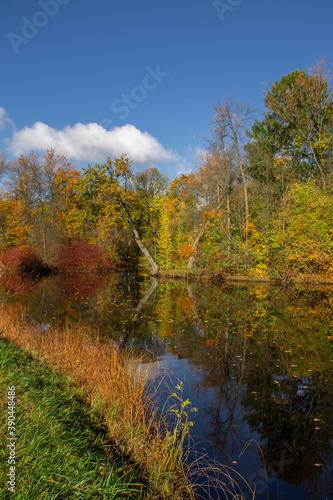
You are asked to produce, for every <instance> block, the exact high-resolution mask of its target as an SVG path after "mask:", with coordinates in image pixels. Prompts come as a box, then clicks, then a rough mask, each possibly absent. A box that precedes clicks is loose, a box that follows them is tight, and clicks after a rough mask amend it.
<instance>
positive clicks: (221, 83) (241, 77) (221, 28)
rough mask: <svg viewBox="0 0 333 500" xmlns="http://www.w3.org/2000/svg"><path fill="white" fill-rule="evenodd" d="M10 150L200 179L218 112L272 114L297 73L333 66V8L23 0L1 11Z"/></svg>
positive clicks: (211, 0) (241, 1)
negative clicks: (271, 106)
mask: <svg viewBox="0 0 333 500" xmlns="http://www.w3.org/2000/svg"><path fill="white" fill-rule="evenodd" d="M0 12H1V16H0V51H1V52H0V55H1V58H0V61H1V72H0V151H4V152H6V154H7V155H8V156H9V158H15V157H17V156H19V155H20V154H24V153H29V152H30V151H39V152H41V153H42V152H43V151H45V150H47V149H50V148H55V149H56V151H57V153H59V154H63V155H65V156H67V157H68V158H69V159H70V160H71V161H73V162H74V163H75V164H77V165H78V167H79V168H84V167H85V166H86V165H87V164H91V165H94V164H95V163H101V162H104V161H105V160H106V159H107V157H109V156H110V157H117V156H120V155H121V154H126V155H127V156H128V157H129V158H130V159H131V160H132V162H133V167H134V169H135V170H136V171H142V170H144V169H146V168H151V167H153V166H154V167H156V168H158V169H159V170H160V171H162V172H163V173H164V174H165V175H167V176H168V177H169V178H170V179H172V178H174V177H176V176H178V175H180V174H181V173H185V174H186V173H189V172H190V171H191V170H193V169H195V166H194V165H195V161H194V160H195V154H196V152H197V151H199V150H201V149H204V148H205V144H206V143H205V137H208V136H209V124H210V122H211V121H212V117H213V109H214V105H215V104H216V103H217V102H218V100H220V101H222V100H223V99H224V97H228V96H231V95H232V96H233V98H234V99H235V100H239V101H241V102H243V103H247V102H249V103H250V104H251V105H252V106H253V107H256V108H257V109H258V113H259V114H258V118H259V119H260V116H261V115H260V113H262V111H263V109H264V101H263V91H264V89H265V85H268V87H270V86H271V85H272V84H273V83H274V82H275V81H278V80H280V79H281V77H282V76H284V75H286V74H288V73H290V72H291V71H294V70H296V69H299V70H305V71H307V70H308V69H309V68H310V67H311V66H312V65H313V64H314V63H315V62H316V61H318V60H321V59H323V58H325V60H326V63H327V65H328V66H329V67H330V66H331V65H332V63H333V43H332V41H333V30H332V25H333V2H332V0H317V1H316V2H314V0H177V1H176V0H167V1H166V0H164V1H161V0H146V1H141V2H140V1H138V0H123V1H112V0H111V1H110V0H109V1H107V0H11V1H4V2H2V3H1V7H0Z"/></svg>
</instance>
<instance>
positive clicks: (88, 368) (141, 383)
mask: <svg viewBox="0 0 333 500" xmlns="http://www.w3.org/2000/svg"><path fill="white" fill-rule="evenodd" d="M0 307H1V310H0V332H1V334H2V336H3V337H4V338H6V339H7V340H8V341H10V342H12V343H14V344H16V345H17V346H19V347H21V348H23V349H25V350H27V351H28V352H30V353H31V354H32V355H33V356H34V357H35V358H36V359H39V360H43V361H45V362H46V363H47V365H48V366H49V367H50V368H52V369H56V370H58V371H59V372H61V373H63V374H65V375H66V376H70V378H71V382H72V384H73V385H76V386H80V387H82V389H83V390H84V395H85V396H84V398H85V400H86V402H87V404H88V405H89V406H90V407H91V408H93V409H94V411H96V412H97V413H98V414H99V415H100V417H101V418H102V420H103V421H104V422H105V424H106V426H107V428H108V430H109V437H110V439H111V440H112V441H113V442H114V443H115V446H116V447H117V449H118V450H120V452H121V453H122V455H123V456H127V457H131V459H132V460H133V461H134V462H135V463H136V465H137V466H139V468H140V470H141V474H142V476H143V479H145V480H146V481H147V483H148V484H149V485H150V486H151V489H152V491H155V492H156V491H159V492H160V495H161V498H172V499H173V500H176V499H183V498H193V491H192V489H191V488H190V487H189V486H188V485H187V481H186V476H185V472H184V469H183V466H182V463H181V460H180V459H179V457H180V456H181V455H182V449H181V445H180V443H181V444H183V440H182V438H181V436H179V433H180V432H181V429H178V430H177V436H178V438H177V440H175V441H174V443H172V441H171V440H170V433H169V434H168V433H166V432H165V426H164V425H160V423H159V419H158V418H156V415H155V412H154V411H153V409H152V408H153V406H152V397H153V396H149V395H148V394H149V393H151V391H148V390H147V388H148V386H149V384H151V380H152V379H151V376H150V368H149V364H148V366H147V364H146V365H145V367H144V368H143V367H142V365H141V364H140V360H139V359H137V357H136V356H135V353H133V352H119V350H117V348H116V347H115V345H114V343H113V342H112V341H108V342H105V341H104V342H102V341H101V339H100V338H99V335H98V333H97V332H96V331H94V330H93V329H92V328H91V327H88V326H86V325H83V324H77V325H67V326H64V327H61V328H60V327H57V326H52V327H51V328H49V329H48V330H46V331H43V328H42V327H40V326H38V325H36V324H34V323H31V322H29V321H28V320H27V319H26V317H25V314H24V311H23V310H22V309H21V310H20V309H19V306H18V305H14V304H10V303H6V302H4V303H2V304H1V305H0ZM184 430H185V431H186V432H188V428H187V427H186V428H184ZM173 445H174V446H173ZM166 452H167V454H166ZM153 498H157V497H156V496H155V497H153Z"/></svg>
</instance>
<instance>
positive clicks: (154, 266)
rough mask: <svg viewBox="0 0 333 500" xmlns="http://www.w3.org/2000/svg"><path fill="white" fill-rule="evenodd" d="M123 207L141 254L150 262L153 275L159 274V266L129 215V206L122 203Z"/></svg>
mask: <svg viewBox="0 0 333 500" xmlns="http://www.w3.org/2000/svg"><path fill="white" fill-rule="evenodd" d="M122 205H123V207H124V209H125V212H126V215H127V220H128V223H129V225H130V226H131V228H132V231H133V234H134V240H135V243H136V244H137V245H138V247H139V248H140V250H141V252H142V253H143V255H144V256H145V257H146V259H147V260H148V262H149V264H150V267H151V270H152V274H153V275H154V274H157V273H158V266H157V264H156V262H155V259H154V257H153V256H152V255H151V254H150V252H149V250H148V248H147V247H146V245H145V244H144V243H143V241H142V240H141V238H140V236H139V233H138V231H137V229H136V227H135V224H134V222H133V220H132V217H131V214H130V213H129V210H128V208H127V206H126V205H125V203H122Z"/></svg>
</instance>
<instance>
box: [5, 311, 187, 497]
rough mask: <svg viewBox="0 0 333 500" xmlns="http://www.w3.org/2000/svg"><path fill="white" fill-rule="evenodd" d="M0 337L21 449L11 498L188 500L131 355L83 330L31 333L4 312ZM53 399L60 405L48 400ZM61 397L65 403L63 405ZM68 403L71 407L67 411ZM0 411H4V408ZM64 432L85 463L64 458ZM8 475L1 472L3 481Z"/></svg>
mask: <svg viewBox="0 0 333 500" xmlns="http://www.w3.org/2000/svg"><path fill="white" fill-rule="evenodd" d="M0 332H1V335H2V338H1V349H2V350H4V352H7V353H8V356H7V361H6V364H5V365H4V370H3V371H4V373H5V375H4V378H3V379H2V392H1V394H2V402H4V399H5V397H6V387H7V386H9V385H10V386H12V385H13V386H15V387H16V388H17V390H18V393H17V398H18V399H17V401H20V403H19V404H18V406H17V408H18V411H19V412H21V413H19V414H18V429H19V430H18V434H17V437H18V441H19V438H20V440H21V443H24V448H25V449H26V451H25V452H23V451H22V450H21V449H20V450H21V451H20V456H19V457H18V460H19V462H18V466H20V469H21V470H22V472H21V473H20V474H23V476H22V475H21V476H20V479H18V480H17V490H16V492H17V493H18V494H20V495H21V496H16V498H22V499H23V498H25V499H29V498H31V500H32V498H39V493H38V494H35V493H34V496H29V495H28V494H26V492H27V491H28V486H29V485H30V486H31V485H32V484H33V485H34V487H36V488H40V493H42V492H44V491H47V492H50V496H51V495H53V494H55V492H57V494H59V495H60V494H62V495H63V494H65V493H66V495H67V494H68V495H69V494H71V495H72V494H74V492H75V494H77V495H78V496H77V498H87V496H86V495H87V494H88V493H89V492H90V491H95V488H96V487H97V486H98V488H99V489H98V490H97V491H98V492H100V496H98V498H105V499H109V498H135V499H140V498H144V499H158V498H161V499H162V498H165V499H174V500H175V499H187V498H192V497H193V495H192V493H191V491H190V489H189V488H188V487H187V485H186V477H185V473H184V470H183V468H182V465H181V460H180V459H181V456H182V451H183V450H182V449H181V448H180V447H179V440H178V439H177V440H174V441H173V440H172V439H170V438H171V437H172V436H171V435H170V433H163V432H162V431H161V425H162V424H163V423H159V422H158V420H157V419H156V418H155V417H154V413H153V412H152V410H151V408H152V407H151V400H150V399H149V398H148V396H147V391H146V389H147V386H148V384H149V370H148V369H145V370H144V371H143V370H141V369H140V365H139V363H136V362H135V361H134V357H133V356H132V355H130V354H127V355H126V354H123V353H119V351H117V350H116V349H115V348H114V345H113V344H112V343H111V342H108V343H102V342H101V341H100V340H99V338H98V335H97V334H96V333H95V332H94V331H93V330H92V329H90V328H87V327H83V326H82V325H71V326H68V327H64V328H57V327H56V326H53V327H48V328H47V329H46V328H45V327H44V328H43V327H42V326H38V325H36V324H33V323H30V322H29V321H28V320H27V319H26V318H25V317H24V315H23V313H21V314H20V313H18V312H17V307H14V306H13V305H11V304H8V303H7V304H6V303H4V304H1V319H0ZM4 339H6V340H4ZM7 342H10V344H8V343H7ZM13 344H16V346H14V345H13ZM18 348H20V349H23V350H24V352H23V351H21V350H19V349H18ZM31 356H32V357H31ZM4 359H6V356H5V357H4ZM11 367H12V368H11ZM20 370H21V371H20ZM50 370H51V371H50ZM57 384H58V385H57ZM31 391H32V392H31ZM38 391H39V392H38ZM54 392H55V394H57V396H55V397H58V400H54V399H53V396H52V397H50V394H53V393H54ZM63 392H64V394H65V395H64V397H65V399H61V398H60V396H61V394H62V393H63ZM77 396H78V397H79V401H76V399H77ZM48 398H49V399H50V400H49V401H48ZM66 398H67V400H66ZM66 401H67V402H66ZM69 401H72V402H73V404H74V401H75V404H74V406H73V408H72V407H71V406H70V405H69ZM32 402H33V404H32ZM78 405H79V406H78ZM80 405H81V406H82V408H81V410H80V409H79V407H80ZM52 406H53V407H54V409H53V410H52ZM83 407H85V409H83ZM1 411H2V412H3V411H5V409H4V406H2V408H1ZM73 412H74V413H73ZM82 412H83V413H82ZM62 413H63V414H64V415H63V416H62ZM81 413H82V415H81ZM70 415H72V417H70ZM63 418H65V420H64V421H63V420H62V419H63ZM85 418H87V419H88V420H84V419H85ZM89 419H90V420H89ZM91 419H92V421H91ZM30 420H32V423H31V428H30V427H29V429H28V428H27V426H28V421H29V422H30ZM70 422H73V426H75V428H76V430H75V433H74V435H75V437H76V438H77V441H76V443H74V444H73V446H74V449H76V448H75V446H76V447H77V449H78V450H81V451H80V453H82V456H79V455H75V453H74V451H72V450H71V448H70V446H71V445H70V442H68V436H69V435H72V434H73V427H72V426H71V425H70ZM66 425H67V427H66ZM29 426H30V423H29ZM91 426H92V427H91ZM94 426H95V427H94ZM59 429H60V432H59ZM4 432H6V429H4V430H3V433H4ZM41 432H42V438H40V437H39V434H40V433H41ZM3 433H2V435H1V438H2V440H5V439H6V436H5V435H4V434H3ZM34 436H35V437H34ZM86 438H87V439H90V441H89V443H96V453H95V455H94V457H91V459H89V460H88V459H87V457H86V451H85V450H86V447H88V448H89V447H91V445H89V446H88V444H87V442H86V441H85V439H86ZM50 439H51V441H49V440H50ZM52 439H53V441H52ZM30 442H31V445H32V448H31V447H29V446H28V444H29V443H30ZM44 442H45V444H43V443H44ZM27 446H28V447H27ZM4 449H5V448H4ZM106 450H108V452H107V453H106ZM110 451H112V453H111V455H110ZM78 453H79V452H78ZM108 456H118V457H119V460H120V465H119V464H117V463H115V462H112V461H111V463H110V464H109V463H108V458H107V457H108ZM66 457H70V458H69V459H67V458H66ZM73 457H76V458H73ZM81 459H82V461H83V462H84V460H86V459H87V467H86V468H83V472H82V474H83V476H82V478H81V479H80V477H78V476H77V474H76V473H74V469H75V470H76V469H78V468H79V466H78V464H79V463H80V460H81ZM4 463H5V464H6V461H5V462H4ZM48 464H49V465H50V466H47V465H48ZM52 464H53V465H52ZM5 467H6V465H5ZM71 467H74V469H71ZM42 470H43V472H42ZM72 470H73V473H72ZM113 471H115V473H114V472H113ZM118 471H119V474H118ZM5 472H6V471H5V470H2V472H1V473H2V475H3V474H4V473H5ZM2 481H3V479H2ZM74 483H75V484H74ZM104 485H105V487H104ZM19 488H21V490H20V489H19ZM66 488H67V489H66ZM75 488H76V489H75ZM117 488H118V489H117ZM118 490H119V491H118ZM33 491H34V490H33ZM38 491H39V490H38ZM64 492H65V493H64ZM111 492H113V493H112V494H111ZM132 493H133V495H132ZM29 494H30V493H29ZM121 495H123V496H121ZM131 495H132V496H131ZM4 498H7V497H4ZM8 498H9V497H8ZM63 498H69V497H67V496H65V497H63ZM93 498H97V497H96V496H94V497H93Z"/></svg>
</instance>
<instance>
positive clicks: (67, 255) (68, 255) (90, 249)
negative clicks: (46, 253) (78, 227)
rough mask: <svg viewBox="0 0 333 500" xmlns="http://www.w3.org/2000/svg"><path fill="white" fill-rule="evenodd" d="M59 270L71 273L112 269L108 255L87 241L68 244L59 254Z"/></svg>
mask: <svg viewBox="0 0 333 500" xmlns="http://www.w3.org/2000/svg"><path fill="white" fill-rule="evenodd" d="M57 265H58V269H59V270H60V271H69V272H100V271H104V270H106V269H110V268H111V267H112V265H111V262H110V260H109V258H108V257H107V255H106V253H105V252H104V251H103V250H102V249H101V248H98V247H96V246H94V245H89V244H88V243H86V242H85V241H77V242H73V243H66V244H65V245H63V246H62V247H61V248H60V250H59V254H58V262H57Z"/></svg>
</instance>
